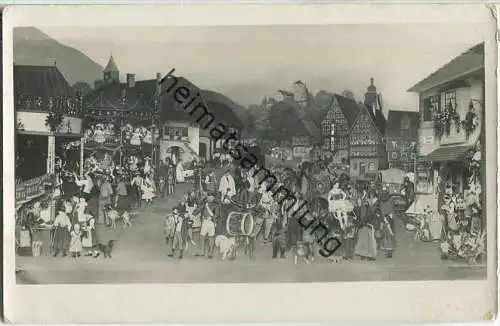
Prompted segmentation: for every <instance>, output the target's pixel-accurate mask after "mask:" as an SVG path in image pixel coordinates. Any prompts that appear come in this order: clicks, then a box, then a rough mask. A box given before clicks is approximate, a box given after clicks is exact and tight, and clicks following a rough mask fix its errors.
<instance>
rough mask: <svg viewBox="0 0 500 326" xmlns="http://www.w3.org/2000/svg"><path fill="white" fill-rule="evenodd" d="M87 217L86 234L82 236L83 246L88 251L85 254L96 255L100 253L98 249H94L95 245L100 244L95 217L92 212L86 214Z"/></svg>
mask: <svg viewBox="0 0 500 326" xmlns="http://www.w3.org/2000/svg"><path fill="white" fill-rule="evenodd" d="M85 217H86V218H87V221H86V226H85V229H84V231H85V234H84V237H83V238H82V246H83V248H85V249H86V251H87V253H86V254H85V256H95V257H97V256H98V255H99V252H98V251H97V250H94V249H93V248H94V246H95V245H96V244H98V239H97V233H96V230H95V218H94V217H93V216H92V215H91V214H85Z"/></svg>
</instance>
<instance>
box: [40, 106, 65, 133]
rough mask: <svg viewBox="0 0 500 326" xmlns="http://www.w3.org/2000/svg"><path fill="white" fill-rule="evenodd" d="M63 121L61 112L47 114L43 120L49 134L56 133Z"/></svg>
mask: <svg viewBox="0 0 500 326" xmlns="http://www.w3.org/2000/svg"><path fill="white" fill-rule="evenodd" d="M63 120H64V116H63V114H62V112H53V111H51V112H49V114H48V115H47V118H45V125H46V126H47V127H48V128H49V130H50V132H53V133H54V132H57V130H58V129H59V127H60V126H61V123H62V122H63Z"/></svg>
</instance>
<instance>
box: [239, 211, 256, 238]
mask: <svg viewBox="0 0 500 326" xmlns="http://www.w3.org/2000/svg"><path fill="white" fill-rule="evenodd" d="M247 217H250V228H249V230H248V233H246V232H245V227H244V225H245V224H244V220H245V219H246V218H247ZM241 227H242V231H243V234H245V235H246V236H250V235H251V234H252V233H253V229H254V221H253V216H252V214H250V213H246V214H245V217H244V218H243V220H242V221H241Z"/></svg>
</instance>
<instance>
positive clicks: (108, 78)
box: [102, 55, 120, 83]
mask: <svg viewBox="0 0 500 326" xmlns="http://www.w3.org/2000/svg"><path fill="white" fill-rule="evenodd" d="M102 73H103V79H104V81H105V82H117V83H118V82H120V71H119V70H118V67H117V66H116V63H115V60H114V59H113V55H111V56H110V57H109V61H108V64H107V65H106V68H104V70H103V72H102Z"/></svg>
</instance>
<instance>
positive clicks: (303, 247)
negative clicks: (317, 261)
mask: <svg viewBox="0 0 500 326" xmlns="http://www.w3.org/2000/svg"><path fill="white" fill-rule="evenodd" d="M292 254H293V263H294V264H295V265H297V263H298V261H299V258H302V259H303V260H304V261H305V262H306V264H310V263H311V262H312V259H311V257H312V252H311V248H310V246H309V245H308V244H307V243H305V242H302V241H299V242H297V244H296V245H295V246H293V247H292Z"/></svg>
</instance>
